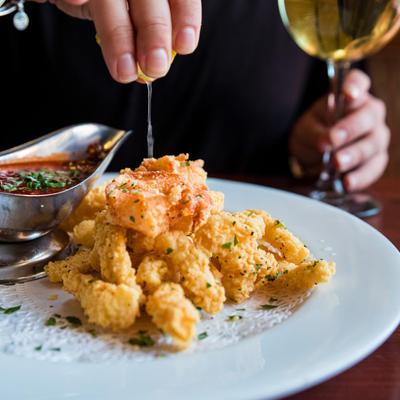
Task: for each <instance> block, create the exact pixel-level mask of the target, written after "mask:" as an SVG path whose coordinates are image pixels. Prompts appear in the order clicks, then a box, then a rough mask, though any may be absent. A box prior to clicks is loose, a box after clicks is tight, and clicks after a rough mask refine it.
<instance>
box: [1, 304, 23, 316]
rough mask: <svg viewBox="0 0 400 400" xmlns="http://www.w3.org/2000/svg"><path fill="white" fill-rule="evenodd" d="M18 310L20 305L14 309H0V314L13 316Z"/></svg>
mask: <svg viewBox="0 0 400 400" xmlns="http://www.w3.org/2000/svg"><path fill="white" fill-rule="evenodd" d="M20 308H21V306H20V305H19V306H15V307H8V308H4V307H0V312H2V313H3V314H13V313H15V312H17V311H18V310H19V309H20Z"/></svg>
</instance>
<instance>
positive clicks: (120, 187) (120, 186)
mask: <svg viewBox="0 0 400 400" xmlns="http://www.w3.org/2000/svg"><path fill="white" fill-rule="evenodd" d="M127 184H128V183H127V182H125V183H122V184H121V185H119V186H118V189H123V188H124V187H125V186H126V185H127Z"/></svg>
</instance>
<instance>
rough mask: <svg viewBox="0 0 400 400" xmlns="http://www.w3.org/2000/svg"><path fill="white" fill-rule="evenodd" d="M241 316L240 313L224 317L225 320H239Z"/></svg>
mask: <svg viewBox="0 0 400 400" xmlns="http://www.w3.org/2000/svg"><path fill="white" fill-rule="evenodd" d="M242 318H243V317H242V316H241V315H229V317H228V318H227V319H226V320H227V321H239V320H240V319H242Z"/></svg>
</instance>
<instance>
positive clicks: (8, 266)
mask: <svg viewBox="0 0 400 400" xmlns="http://www.w3.org/2000/svg"><path fill="white" fill-rule="evenodd" d="M130 134H131V131H123V130H118V129H114V128H110V127H108V126H104V125H99V124H82V125H74V126H70V127H67V128H63V129H60V130H58V131H55V132H53V133H50V134H48V135H46V136H43V137H40V138H38V139H36V140H33V141H31V142H28V143H25V144H23V145H21V146H17V147H14V148H12V149H10V150H6V151H3V152H0V164H11V163H22V162H24V161H25V162H26V161H27V160H36V161H37V160H38V159H39V160H40V158H42V157H43V158H44V159H46V157H49V156H50V155H53V156H54V154H57V153H61V154H62V155H63V156H64V157H65V158H67V159H69V160H82V159H86V158H87V152H86V151H87V148H88V146H89V145H91V144H100V145H101V147H102V150H103V151H105V152H106V156H105V158H104V159H103V160H102V161H101V162H100V163H99V165H98V166H97V168H96V169H95V170H94V171H93V172H92V174H91V175H89V176H88V177H87V178H86V179H85V180H83V181H81V182H80V183H78V184H77V185H75V186H72V187H70V188H67V189H65V190H62V191H59V192H55V193H50V194H41V195H26V194H15V193H12V192H0V284H13V283H18V282H25V281H28V280H32V279H38V278H41V277H43V276H45V272H44V271H43V266H44V265H45V264H46V263H47V262H48V261H49V260H52V259H55V258H58V257H61V256H63V255H65V253H66V252H68V251H69V250H68V249H69V248H70V247H69V242H70V240H69V236H68V234H67V233H65V232H64V231H62V230H61V229H58V228H57V227H58V225H59V224H60V223H61V222H63V221H64V220H65V219H66V218H67V217H68V216H69V215H70V214H71V213H72V212H73V211H74V210H75V208H76V207H77V206H78V205H79V203H80V202H81V201H82V199H83V197H84V196H85V195H86V194H87V192H88V191H89V189H90V188H91V187H92V186H93V185H94V183H95V182H96V181H97V179H99V178H100V177H101V175H102V174H103V172H104V171H105V169H106V168H107V166H108V165H109V163H110V162H111V160H112V158H113V157H114V155H115V153H116V151H117V150H118V148H119V147H120V146H121V145H122V143H123V142H124V141H125V139H126V138H127V137H128V136H129V135H130Z"/></svg>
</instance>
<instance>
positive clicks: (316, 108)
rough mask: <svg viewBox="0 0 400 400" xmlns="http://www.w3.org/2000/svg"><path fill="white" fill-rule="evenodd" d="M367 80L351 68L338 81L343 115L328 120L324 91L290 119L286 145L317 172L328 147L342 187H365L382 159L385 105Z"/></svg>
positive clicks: (385, 140) (310, 171) (384, 152)
mask: <svg viewBox="0 0 400 400" xmlns="http://www.w3.org/2000/svg"><path fill="white" fill-rule="evenodd" d="M370 85H371V81H370V79H369V78H368V76H367V75H366V74H364V73H363V72H362V71H360V70H356V69H354V70H351V71H350V72H349V74H348V75H347V77H346V79H345V82H344V88H343V91H344V96H345V115H344V117H343V118H342V119H341V120H340V121H338V122H337V123H336V124H334V125H333V126H329V114H328V107H327V96H325V97H323V98H321V99H319V100H317V102H316V103H314V105H312V106H311V107H310V109H309V110H308V111H306V112H305V113H304V114H303V115H302V116H301V117H300V118H299V119H298V121H297V122H296V124H295V126H294V128H293V131H292V135H291V137H290V140H289V150H290V153H291V155H292V156H294V157H295V158H296V159H297V160H298V162H299V163H300V165H301V166H302V167H303V168H304V170H305V172H306V173H308V174H317V173H318V172H319V171H320V169H321V158H322V154H323V152H324V150H325V149H327V148H329V147H331V148H332V149H333V151H334V153H333V163H334V165H335V167H336V169H337V170H338V171H340V172H341V173H343V174H344V177H343V183H344V186H345V188H346V190H348V191H357V190H362V189H364V188H366V187H367V186H369V185H371V184H372V183H373V182H375V181H376V180H377V179H378V178H379V177H380V176H381V175H382V174H383V172H384V170H385V168H386V165H387V163H388V146H389V142H390V130H389V128H388V127H387V125H386V123H385V117H386V107H385V104H384V103H383V101H382V100H380V99H377V98H376V97H374V96H372V95H371V94H370V93H369V92H368V90H369V88H370Z"/></svg>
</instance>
